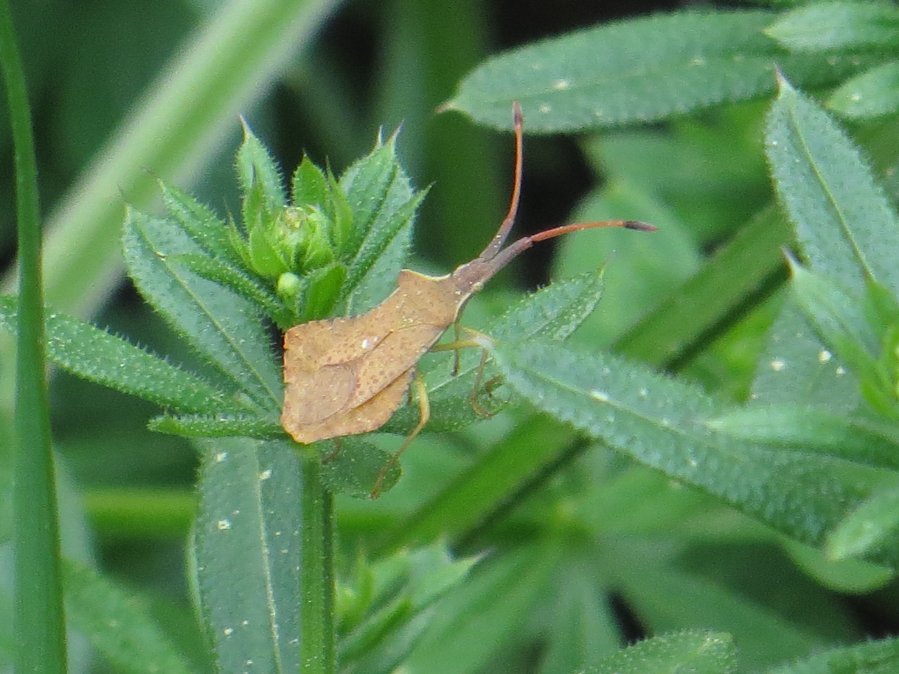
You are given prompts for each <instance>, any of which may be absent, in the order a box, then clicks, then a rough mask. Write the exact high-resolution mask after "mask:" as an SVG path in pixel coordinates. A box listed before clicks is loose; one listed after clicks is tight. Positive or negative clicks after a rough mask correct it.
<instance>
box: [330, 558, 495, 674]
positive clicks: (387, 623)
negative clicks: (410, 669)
mask: <svg viewBox="0 0 899 674" xmlns="http://www.w3.org/2000/svg"><path fill="white" fill-rule="evenodd" d="M476 562H477V558H465V559H459V560H455V559H453V558H452V557H451V556H450V555H449V552H448V551H447V549H446V547H445V545H443V544H442V543H435V544H433V545H431V546H428V547H425V548H419V549H416V550H412V551H410V550H401V551H399V552H397V553H396V554H394V555H392V556H390V557H388V558H387V559H384V560H380V561H378V562H377V563H375V564H374V565H373V566H372V567H371V568H370V569H366V572H367V575H369V576H370V578H367V579H365V580H359V581H357V582H356V583H354V585H353V586H351V587H349V588H347V592H355V591H356V590H357V589H358V588H359V587H365V586H366V585H372V586H373V587H372V589H371V591H370V596H367V597H360V598H359V599H360V600H366V601H365V603H366V604H367V605H368V608H370V609H372V610H371V611H370V612H369V613H368V614H367V615H365V616H363V618H362V619H357V620H356V621H354V623H353V624H351V625H349V626H348V628H349V630H348V632H347V634H345V635H344V637H343V638H342V639H341V642H340V658H339V660H340V663H341V671H342V672H344V674H352V673H358V674H372V673H375V672H384V673H385V674H386V673H387V672H392V671H395V669H396V668H397V667H398V666H401V663H402V662H403V660H404V659H405V657H406V655H407V653H408V652H409V651H410V650H411V648H412V647H413V646H414V645H415V642H416V641H417V640H418V639H419V638H420V636H421V634H422V632H424V630H425V629H426V628H427V626H428V624H429V623H430V622H431V620H432V618H433V613H434V603H435V602H436V601H437V600H438V599H440V598H441V597H443V596H444V595H445V594H446V593H447V592H448V591H450V590H451V589H453V588H455V587H458V586H459V585H460V584H461V582H462V581H463V580H464V579H465V578H466V577H467V576H468V574H469V572H470V571H471V568H472V566H474V564H475V563H476Z"/></svg>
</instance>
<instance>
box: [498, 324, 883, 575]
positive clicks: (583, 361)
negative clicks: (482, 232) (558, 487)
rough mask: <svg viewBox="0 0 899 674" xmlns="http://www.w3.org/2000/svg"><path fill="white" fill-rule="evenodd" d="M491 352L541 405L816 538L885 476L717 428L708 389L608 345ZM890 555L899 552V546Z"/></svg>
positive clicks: (519, 346)
mask: <svg viewBox="0 0 899 674" xmlns="http://www.w3.org/2000/svg"><path fill="white" fill-rule="evenodd" d="M494 358H495V359H496V362H497V365H498V366H499V368H500V371H501V372H502V373H503V374H504V376H505V377H506V381H507V382H508V383H509V385H510V386H511V387H512V388H513V389H514V390H516V391H517V392H518V393H519V394H520V395H522V396H524V397H525V398H527V399H528V400H529V401H530V402H531V403H532V404H533V405H534V406H536V407H537V408H538V409H541V410H543V411H545V412H547V413H549V414H551V415H552V416H554V417H556V418H557V419H560V420H562V421H566V422H568V423H570V424H572V425H573V426H575V428H578V429H579V430H582V431H584V432H586V433H588V434H589V435H591V436H592V437H595V438H599V439H602V440H603V441H604V442H605V443H606V444H608V445H609V446H610V447H612V448H614V449H616V450H618V451H620V452H623V453H625V454H627V455H629V456H632V457H633V458H634V459H636V460H637V461H639V462H641V463H643V464H645V465H648V466H650V467H653V468H656V469H658V470H661V471H663V472H664V473H665V474H666V475H668V476H669V477H672V478H675V479H678V480H681V481H683V482H686V483H687V484H691V485H694V486H697V487H700V488H701V489H703V490H705V491H707V492H709V493H711V494H713V495H716V496H718V497H719V498H722V499H723V500H725V501H726V502H728V503H731V504H732V505H734V506H736V507H737V508H739V509H740V510H742V511H743V512H746V513H748V514H750V515H752V516H754V517H756V518H758V519H761V520H762V521H764V522H767V523H769V524H771V525H772V526H774V527H775V528H777V529H779V530H780V531H783V532H784V533H787V534H788V535H790V536H793V537H795V538H797V539H799V540H802V541H806V542H809V543H811V544H817V543H819V542H820V541H821V540H822V537H823V534H824V532H825V531H827V530H828V529H829V528H830V527H832V526H833V525H834V524H835V523H836V522H837V521H838V520H839V519H840V518H841V517H842V515H843V513H844V512H845V510H846V508H847V507H852V504H854V503H857V502H858V501H859V500H860V499H862V498H864V497H865V496H866V495H867V493H869V492H870V490H871V489H873V488H875V487H876V486H878V485H879V484H880V483H881V482H882V481H883V480H884V479H885V477H886V475H885V474H884V473H883V472H882V471H878V470H876V469H873V468H869V467H865V466H859V465H855V464H851V463H848V462H845V461H841V460H839V459H834V458H832V457H827V456H822V455H809V454H803V453H798V452H781V451H776V450H773V449H771V448H767V447H764V446H759V445H755V444H750V443H748V442H742V441H738V440H735V439H734V438H731V437H727V436H724V435H722V434H719V433H715V432H713V431H712V430H711V429H710V428H709V427H708V425H707V421H708V420H709V419H711V418H716V417H719V416H721V413H722V411H723V410H722V409H721V408H720V406H719V405H718V404H717V403H716V402H715V401H713V400H712V399H711V398H709V397H708V396H706V395H704V394H702V393H701V392H700V391H698V390H697V389H695V388H694V387H692V386H690V385H688V384H686V383H683V382H679V381H675V380H671V379H667V378H665V377H661V376H659V375H657V374H655V373H653V372H651V371H649V370H647V369H645V368H643V367H641V366H638V365H635V364H633V363H628V362H625V361H622V360H620V359H618V358H614V357H612V356H610V355H607V354H601V353H591V354H587V353H581V352H576V351H573V350H572V349H571V348H570V347H561V346H560V345H558V344H547V343H541V342H538V341H533V340H532V341H529V342H526V343H520V342H519V343H512V342H509V343H503V342H498V343H496V344H495V345H494ZM889 556H890V557H892V558H896V557H897V556H899V548H896V547H895V546H894V547H893V548H892V549H891V551H890V552H889Z"/></svg>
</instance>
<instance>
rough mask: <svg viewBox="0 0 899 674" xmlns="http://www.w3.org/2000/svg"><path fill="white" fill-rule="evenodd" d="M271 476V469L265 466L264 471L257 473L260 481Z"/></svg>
mask: <svg viewBox="0 0 899 674" xmlns="http://www.w3.org/2000/svg"><path fill="white" fill-rule="evenodd" d="M271 476H272V469H271V468H266V469H265V470H264V471H262V472H261V473H259V480H260V481H261V482H264V481H265V480H267V479H269V478H270V477H271Z"/></svg>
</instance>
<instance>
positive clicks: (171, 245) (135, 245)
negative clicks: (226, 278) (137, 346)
mask: <svg viewBox="0 0 899 674" xmlns="http://www.w3.org/2000/svg"><path fill="white" fill-rule="evenodd" d="M123 245H124V253H125V263H126V265H127V266H128V270H129V273H130V275H131V278H132V279H133V280H134V282H135V284H136V285H137V287H138V289H139V290H140V291H141V293H142V294H143V295H144V297H145V298H146V299H147V301H148V302H150V304H151V305H152V306H153V307H154V308H155V309H156V310H157V311H159V312H160V313H161V314H162V315H163V316H164V317H165V318H166V320H168V321H169V323H171V324H172V325H173V326H174V327H175V329H176V330H177V331H178V332H179V333H180V334H181V335H182V336H183V337H184V338H185V339H187V340H188V341H189V342H190V344H191V345H192V346H193V347H194V349H196V350H197V351H198V352H199V353H200V354H201V355H203V356H204V357H205V358H206V359H207V360H208V361H209V362H210V363H211V364H213V365H214V366H215V367H216V368H217V369H218V370H219V371H220V372H222V374H224V375H225V376H227V377H228V378H230V379H231V380H232V381H233V382H234V384H235V385H236V386H237V387H239V388H240V389H241V390H243V391H245V392H246V394H247V395H248V396H249V397H250V399H252V400H254V401H255V402H256V403H257V404H258V405H259V406H260V407H262V408H263V409H265V410H267V411H269V412H270V413H271V414H272V415H273V416H277V414H279V413H280V408H281V397H282V384H281V376H280V372H279V371H278V369H277V367H276V365H275V357H274V354H273V353H272V349H271V346H270V342H269V337H268V335H267V334H266V332H265V330H264V329H263V327H262V323H261V320H260V318H259V314H258V311H257V309H256V308H255V307H253V306H252V305H250V304H249V303H248V302H246V301H245V300H244V299H242V298H240V297H238V296H237V295H235V294H234V293H232V292H231V291H229V290H226V289H225V288H223V287H222V286H220V285H218V284H217V283H213V282H212V281H208V280H206V279H204V278H202V277H200V276H198V275H196V274H194V273H193V272H191V271H188V270H187V269H185V268H184V267H183V265H178V264H177V263H174V262H172V261H171V260H169V259H168V256H179V255H184V254H196V253H199V252H200V250H199V248H198V246H197V245H196V244H195V243H193V241H192V240H191V239H190V238H189V237H188V236H187V235H185V234H184V233H183V232H182V231H181V230H180V229H179V228H178V227H176V226H175V225H174V224H173V223H172V222H171V221H167V220H160V219H157V218H153V217H150V216H147V215H144V214H142V213H138V212H136V211H129V214H128V217H127V219H126V221H125V226H124V234H123Z"/></svg>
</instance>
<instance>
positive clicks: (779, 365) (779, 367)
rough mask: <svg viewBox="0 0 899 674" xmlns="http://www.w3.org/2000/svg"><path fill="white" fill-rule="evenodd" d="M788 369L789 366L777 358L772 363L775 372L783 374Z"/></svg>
mask: <svg viewBox="0 0 899 674" xmlns="http://www.w3.org/2000/svg"><path fill="white" fill-rule="evenodd" d="M786 367H787V364H786V363H785V362H784V361H783V360H781V359H780V358H775V359H774V360H772V361H771V369H772V370H774V371H775V372H783V371H784V369H785V368H786Z"/></svg>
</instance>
